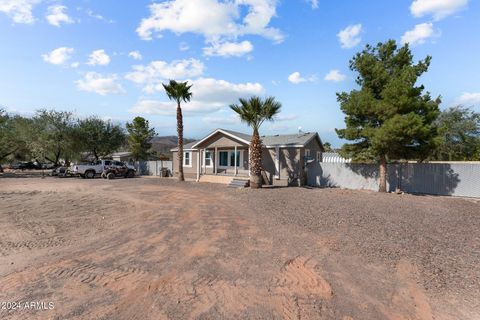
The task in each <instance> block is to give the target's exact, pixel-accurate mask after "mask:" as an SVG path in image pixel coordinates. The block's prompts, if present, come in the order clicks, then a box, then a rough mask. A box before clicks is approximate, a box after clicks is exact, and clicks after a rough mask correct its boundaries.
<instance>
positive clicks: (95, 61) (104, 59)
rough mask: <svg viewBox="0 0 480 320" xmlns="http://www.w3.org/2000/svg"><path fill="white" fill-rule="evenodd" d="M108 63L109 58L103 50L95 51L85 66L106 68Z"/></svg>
mask: <svg viewBox="0 0 480 320" xmlns="http://www.w3.org/2000/svg"><path fill="white" fill-rule="evenodd" d="M109 63H110V57H109V56H108V54H106V53H105V50H103V49H100V50H95V51H93V52H92V53H91V54H90V56H89V59H88V62H87V64H89V65H91V66H96V65H101V66H106V65H108V64H109Z"/></svg>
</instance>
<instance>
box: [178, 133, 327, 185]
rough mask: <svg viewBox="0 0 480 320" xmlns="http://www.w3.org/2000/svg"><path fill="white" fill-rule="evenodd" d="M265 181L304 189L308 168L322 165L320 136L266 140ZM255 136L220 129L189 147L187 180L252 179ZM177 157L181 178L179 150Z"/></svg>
mask: <svg viewBox="0 0 480 320" xmlns="http://www.w3.org/2000/svg"><path fill="white" fill-rule="evenodd" d="M261 139H262V143H263V153H262V163H263V169H264V174H263V179H264V180H265V181H264V183H265V184H269V185H303V184H304V183H305V180H306V177H305V173H306V171H307V164H311V163H314V162H321V161H322V152H323V150H324V149H323V144H322V141H321V139H320V137H319V135H318V133H317V132H299V133H297V134H285V135H272V136H262V137H261ZM250 140H251V135H249V134H245V133H240V132H235V131H231V130H225V129H216V130H214V131H213V132H212V133H210V134H209V135H207V136H206V137H204V138H202V139H200V140H197V141H194V142H191V143H188V144H185V145H184V148H183V151H184V154H183V164H182V165H183V172H184V175H185V178H190V179H195V180H197V181H201V180H202V178H203V177H205V176H209V177H210V178H209V179H208V180H207V179H205V181H212V179H211V177H212V176H231V177H237V178H238V177H244V178H248V176H249V174H250V171H249V160H248V159H249V145H250ZM171 151H172V153H173V175H174V176H176V175H178V168H179V163H178V156H177V153H178V149H177V148H174V149H172V150H171Z"/></svg>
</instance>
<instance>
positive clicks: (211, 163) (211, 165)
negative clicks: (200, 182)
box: [202, 150, 213, 168]
mask: <svg viewBox="0 0 480 320" xmlns="http://www.w3.org/2000/svg"><path fill="white" fill-rule="evenodd" d="M207 152H208V153H210V158H207ZM206 159H210V165H208V166H207V165H206V163H207V162H206V161H205V160H206ZM202 167H205V168H213V152H212V151H210V150H204V152H203V162H202Z"/></svg>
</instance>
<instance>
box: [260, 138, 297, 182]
mask: <svg viewBox="0 0 480 320" xmlns="http://www.w3.org/2000/svg"><path fill="white" fill-rule="evenodd" d="M301 151H302V148H295V147H290V148H279V153H280V158H279V160H280V161H279V162H280V171H279V173H280V180H288V181H289V185H298V178H299V176H300V173H301V170H302V165H301V157H302V156H301ZM275 153H276V149H275V148H268V149H263V152H262V164H263V169H264V170H265V173H266V175H267V178H268V180H269V182H270V183H273V184H274V180H276V177H275V171H276V170H275V158H276V155H275Z"/></svg>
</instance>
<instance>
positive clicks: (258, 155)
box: [230, 97, 282, 188]
mask: <svg viewBox="0 0 480 320" xmlns="http://www.w3.org/2000/svg"><path fill="white" fill-rule="evenodd" d="M239 101H240V104H232V105H230V108H231V109H232V110H233V111H235V112H236V113H237V114H238V115H239V116H240V119H241V120H242V121H243V122H245V123H246V124H248V125H249V126H250V127H251V128H252V129H253V134H252V139H251V141H250V159H249V166H250V187H251V188H260V187H261V186H262V167H263V166H262V139H261V138H260V133H259V132H260V126H261V125H262V123H264V122H265V121H267V120H268V121H273V119H274V117H275V115H277V114H278V113H279V112H280V109H281V107H282V104H281V103H280V102H278V101H276V100H275V98H274V97H268V98H266V99H262V98H260V97H251V98H250V99H239Z"/></svg>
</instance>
